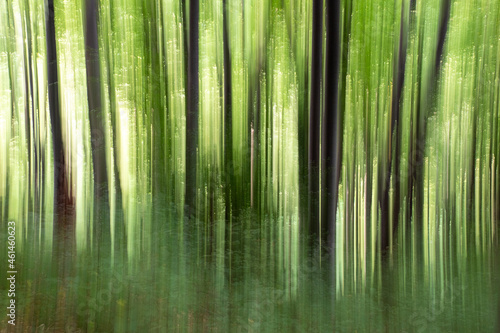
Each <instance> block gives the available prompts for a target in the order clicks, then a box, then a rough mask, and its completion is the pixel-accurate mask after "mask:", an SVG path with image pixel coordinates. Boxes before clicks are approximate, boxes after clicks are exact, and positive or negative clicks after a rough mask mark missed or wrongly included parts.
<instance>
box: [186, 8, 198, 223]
mask: <svg viewBox="0 0 500 333" xmlns="http://www.w3.org/2000/svg"><path fill="white" fill-rule="evenodd" d="M198 20H199V3H198V0H191V1H190V2H189V50H188V63H187V67H188V68H187V96H186V97H187V101H186V107H187V110H186V111H187V116H186V199H185V214H186V217H188V218H189V217H190V216H191V215H193V214H194V212H195V208H196V167H197V144H198V86H199V82H198Z"/></svg>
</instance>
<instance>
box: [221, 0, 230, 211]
mask: <svg viewBox="0 0 500 333" xmlns="http://www.w3.org/2000/svg"><path fill="white" fill-rule="evenodd" d="M223 11H224V12H223V23H222V24H223V43H224V165H225V176H224V177H225V183H226V184H225V196H226V220H228V221H229V218H230V214H231V209H232V202H233V200H232V188H231V183H232V178H233V177H232V174H233V136H232V133H231V132H232V128H233V126H232V123H233V116H232V102H231V74H232V72H231V55H230V53H229V37H228V34H229V31H228V23H227V15H228V9H227V0H224V1H223Z"/></svg>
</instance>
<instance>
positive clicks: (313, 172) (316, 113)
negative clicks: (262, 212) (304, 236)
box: [308, 0, 323, 237]
mask: <svg viewBox="0 0 500 333" xmlns="http://www.w3.org/2000/svg"><path fill="white" fill-rule="evenodd" d="M312 15H313V21H312V25H313V26H312V56H311V85H310V96H309V98H310V106H309V152H308V156H309V163H308V164H309V169H308V182H309V186H308V187H309V202H308V206H309V209H308V210H309V228H310V233H311V236H312V237H315V235H316V236H317V235H318V234H319V232H320V229H319V225H320V224H319V210H320V209H319V188H320V186H319V183H320V179H319V166H320V161H319V156H320V154H319V153H320V133H321V79H322V78H321V69H322V66H321V65H322V53H323V45H322V42H323V34H322V32H323V1H322V0H313V13H312Z"/></svg>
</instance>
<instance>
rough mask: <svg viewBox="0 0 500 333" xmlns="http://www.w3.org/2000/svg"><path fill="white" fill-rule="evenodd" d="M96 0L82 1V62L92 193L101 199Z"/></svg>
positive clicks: (101, 135)
mask: <svg viewBox="0 0 500 333" xmlns="http://www.w3.org/2000/svg"><path fill="white" fill-rule="evenodd" d="M97 11H98V10H97V0H87V1H85V14H86V15H85V22H84V24H85V59H86V69H87V97H88V103H89V120H90V135H91V145H92V162H93V166H94V183H95V185H94V193H95V195H96V199H98V200H99V199H101V198H103V197H104V196H105V193H106V192H107V173H106V170H107V169H106V150H105V147H106V146H105V141H104V137H105V136H104V126H103V117H102V111H101V80H100V67H99V45H98V42H97V41H98V38H97Z"/></svg>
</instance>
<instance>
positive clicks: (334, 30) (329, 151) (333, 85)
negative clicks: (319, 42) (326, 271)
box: [321, 0, 342, 245]
mask: <svg viewBox="0 0 500 333" xmlns="http://www.w3.org/2000/svg"><path fill="white" fill-rule="evenodd" d="M325 56H326V59H327V60H326V63H325V92H324V98H325V105H324V112H323V133H324V134H323V137H322V152H321V160H322V161H321V163H322V167H321V169H322V170H323V171H322V178H323V181H322V183H323V184H324V185H323V186H324V188H323V190H322V192H321V193H322V200H321V203H322V208H321V214H322V218H321V234H322V236H323V239H324V240H325V241H329V245H333V240H334V239H335V212H336V210H337V198H338V183H339V177H340V161H341V158H342V157H341V146H342V144H341V142H342V117H341V113H340V112H339V108H338V85H339V67H340V1H339V0H331V1H327V2H326V55H325Z"/></svg>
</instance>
